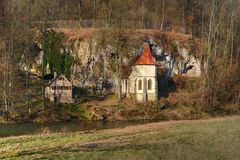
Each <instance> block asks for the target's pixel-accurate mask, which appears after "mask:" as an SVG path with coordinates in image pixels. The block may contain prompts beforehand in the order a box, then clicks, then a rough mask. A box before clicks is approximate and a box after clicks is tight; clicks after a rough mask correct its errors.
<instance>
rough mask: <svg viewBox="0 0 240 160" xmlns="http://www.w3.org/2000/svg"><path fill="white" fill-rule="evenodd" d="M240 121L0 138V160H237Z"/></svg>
mask: <svg viewBox="0 0 240 160" xmlns="http://www.w3.org/2000/svg"><path fill="white" fill-rule="evenodd" d="M239 158H240V117H239V116H234V117H228V118H215V119H208V120H195V121H168V122H158V123H150V124H145V125H137V126H129V127H125V128H122V129H108V130H102V131H96V132H89V133H80V132H78V133H47V132H44V133H38V134H34V135H26V136H16V137H6V138H0V159H26V160H31V159H79V160H81V159H89V160H159V159H166V160H171V159H174V160H175V159H178V160H188V159H189V160H194V159H196V160H199V159H203V160H208V159H209V160H214V159H217V160H224V159H226V160H232V159H233V160H234V159H236V160H238V159H239Z"/></svg>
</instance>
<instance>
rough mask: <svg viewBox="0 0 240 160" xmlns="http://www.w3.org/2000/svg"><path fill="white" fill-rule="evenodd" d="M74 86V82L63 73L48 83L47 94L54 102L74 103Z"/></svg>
mask: <svg viewBox="0 0 240 160" xmlns="http://www.w3.org/2000/svg"><path fill="white" fill-rule="evenodd" d="M72 88H73V87H72V83H71V82H70V81H69V80H68V79H67V78H66V77H65V76H64V75H63V74H61V75H59V76H56V77H55V78H54V79H52V80H51V81H50V82H49V83H48V86H47V87H46V89H45V96H46V98H48V99H49V100H50V101H51V102H54V103H73V98H72Z"/></svg>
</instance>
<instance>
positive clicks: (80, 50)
mask: <svg viewBox="0 0 240 160" xmlns="http://www.w3.org/2000/svg"><path fill="white" fill-rule="evenodd" d="M56 31H57V32H63V33H64V34H66V35H67V37H68V39H67V41H66V42H65V43H66V46H67V47H66V48H67V49H68V50H69V51H70V53H71V55H72V56H73V57H74V63H73V65H72V68H71V78H70V79H71V81H72V82H73V84H74V85H76V86H86V85H88V86H89V85H90V86H91V85H93V84H94V83H96V82H98V81H102V80H104V79H107V80H108V81H110V82H111V83H113V84H115V82H116V75H115V74H114V72H112V68H113V66H111V65H112V64H111V63H109V57H107V55H109V53H112V52H113V53H114V49H112V47H111V46H109V47H107V48H105V49H103V50H99V49H97V46H96V44H97V42H96V36H95V35H96V34H95V33H96V31H97V30H96V29H78V30H67V29H58V30H56ZM129 32H130V31H129ZM129 36H133V37H136V38H138V39H141V40H142V42H143V41H146V40H147V41H148V43H149V44H150V46H151V51H152V55H153V57H154V58H155V60H156V63H157V64H158V66H159V67H160V68H162V69H164V70H165V71H166V72H165V74H166V75H165V76H166V77H172V76H174V75H178V74H182V75H184V76H187V77H199V76H200V75H201V69H200V68H201V66H200V59H199V57H200V56H199V52H200V51H199V50H198V45H199V42H197V40H191V38H190V36H188V35H183V34H179V33H171V32H168V33H163V32H160V31H156V30H136V31H131V34H129ZM142 44H143V43H142ZM142 47H143V45H139V47H138V48H133V52H132V53H129V54H130V55H131V56H132V57H134V56H135V55H137V54H139V53H140V52H141V50H142ZM107 53H108V54H107ZM124 62H125V63H129V62H130V61H129V59H128V58H126V59H124ZM38 63H39V62H38Z"/></svg>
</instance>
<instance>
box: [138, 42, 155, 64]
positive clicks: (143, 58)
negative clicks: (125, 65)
mask: <svg viewBox="0 0 240 160" xmlns="http://www.w3.org/2000/svg"><path fill="white" fill-rule="evenodd" d="M135 65H154V61H153V57H152V54H151V51H150V47H149V45H148V44H145V45H144V51H143V53H142V54H141V55H140V56H139V57H138V59H137V60H136V62H135Z"/></svg>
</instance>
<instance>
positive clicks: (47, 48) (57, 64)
mask: <svg viewBox="0 0 240 160" xmlns="http://www.w3.org/2000/svg"><path fill="white" fill-rule="evenodd" d="M64 38H65V37H64V35H63V34H62V33H57V32H55V31H53V30H46V31H45V32H44V33H43V37H42V39H43V42H42V45H43V51H44V67H45V70H46V69H47V66H48V65H49V69H50V72H51V73H54V72H56V73H57V74H61V73H64V74H65V75H66V76H67V77H69V75H70V69H71V65H72V63H73V58H72V56H71V55H70V54H69V53H67V52H66V51H65V47H64V44H63V41H64ZM61 52H62V53H61Z"/></svg>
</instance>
